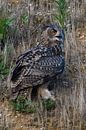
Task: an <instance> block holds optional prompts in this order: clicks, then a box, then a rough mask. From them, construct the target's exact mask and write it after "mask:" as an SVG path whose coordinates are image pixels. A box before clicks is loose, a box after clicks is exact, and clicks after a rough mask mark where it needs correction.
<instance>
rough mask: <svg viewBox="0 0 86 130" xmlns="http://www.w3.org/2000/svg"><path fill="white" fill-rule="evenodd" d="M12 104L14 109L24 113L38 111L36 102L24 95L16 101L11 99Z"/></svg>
mask: <svg viewBox="0 0 86 130" xmlns="http://www.w3.org/2000/svg"><path fill="white" fill-rule="evenodd" d="M11 105H12V107H13V109H14V110H16V111H19V112H22V113H35V112H36V107H35V104H34V103H33V102H31V100H28V99H26V98H25V97H23V96H19V97H18V98H17V100H16V101H11Z"/></svg>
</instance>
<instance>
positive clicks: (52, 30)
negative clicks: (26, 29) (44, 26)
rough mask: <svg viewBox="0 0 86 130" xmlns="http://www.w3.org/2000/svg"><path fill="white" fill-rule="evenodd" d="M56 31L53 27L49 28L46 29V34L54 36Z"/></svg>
mask: <svg viewBox="0 0 86 130" xmlns="http://www.w3.org/2000/svg"><path fill="white" fill-rule="evenodd" d="M56 33H57V31H56V30H54V29H49V30H48V34H49V35H50V36H54V35H55V34H56Z"/></svg>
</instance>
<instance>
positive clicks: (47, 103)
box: [43, 99, 56, 110]
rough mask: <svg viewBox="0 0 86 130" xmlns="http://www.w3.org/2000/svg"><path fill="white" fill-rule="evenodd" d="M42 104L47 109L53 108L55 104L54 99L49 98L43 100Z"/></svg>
mask: <svg viewBox="0 0 86 130" xmlns="http://www.w3.org/2000/svg"><path fill="white" fill-rule="evenodd" d="M43 106H44V107H45V108H46V109H47V110H51V109H54V108H55V106H56V103H55V101H53V100H51V99H47V100H44V101H43Z"/></svg>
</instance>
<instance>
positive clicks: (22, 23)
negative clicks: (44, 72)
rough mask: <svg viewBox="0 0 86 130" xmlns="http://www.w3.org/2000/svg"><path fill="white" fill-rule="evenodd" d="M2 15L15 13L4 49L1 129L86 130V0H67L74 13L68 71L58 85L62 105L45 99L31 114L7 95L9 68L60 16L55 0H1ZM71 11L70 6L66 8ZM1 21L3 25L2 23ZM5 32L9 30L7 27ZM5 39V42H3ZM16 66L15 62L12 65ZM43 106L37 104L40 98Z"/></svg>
mask: <svg viewBox="0 0 86 130" xmlns="http://www.w3.org/2000/svg"><path fill="white" fill-rule="evenodd" d="M0 2H1V3H0V21H1V19H10V20H8V21H5V22H8V23H9V28H8V29H7V30H8V32H6V34H7V35H6V36H5V37H3V36H2V35H1V31H0V40H1V39H2V38H4V42H5V46H4V47H5V48H4V50H3V51H0V56H1V57H2V56H3V58H4V65H5V66H4V67H2V66H1V64H0V67H2V68H3V70H6V72H4V71H1V69H2V68H0V71H1V72H0V99H1V101H0V130H86V2H85V0H72V1H71V0H70V1H68V0H67V5H68V9H67V11H68V17H66V19H65V24H66V26H65V24H64V26H65V36H66V38H65V60H66V65H65V66H66V67H65V72H64V74H63V75H62V76H61V77H59V79H58V80H57V83H56V84H55V89H54V90H53V91H54V93H55V96H56V104H55V105H56V106H55V108H54V109H51V110H47V109H46V108H45V107H44V106H43V104H42V103H41V102H40V106H39V107H36V112H33V113H32V114H31V113H29V114H26V113H22V112H20V113H19V112H18V111H15V110H13V109H12V106H10V103H9V101H8V99H6V96H7V83H6V79H7V75H8V71H7V70H8V69H9V71H10V69H11V68H12V67H13V64H14V63H15V59H16V57H17V56H18V55H19V54H20V53H21V52H23V51H25V50H26V49H28V48H29V47H31V46H34V44H35V43H36V42H39V41H40V34H41V27H42V25H43V24H45V23H49V22H53V21H57V19H55V15H58V12H57V9H56V4H55V2H54V1H53V0H32V1H31V2H30V1H29V0H0ZM64 11H65V10H64ZM0 27H1V26H0ZM2 32H3V30H2ZM0 45H1V43H0ZM8 66H10V67H8ZM35 105H36V106H37V104H35Z"/></svg>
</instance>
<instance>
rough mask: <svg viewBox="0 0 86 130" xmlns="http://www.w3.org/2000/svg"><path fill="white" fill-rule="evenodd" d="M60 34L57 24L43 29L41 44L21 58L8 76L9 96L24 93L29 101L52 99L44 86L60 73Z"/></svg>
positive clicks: (61, 43) (61, 46)
mask: <svg viewBox="0 0 86 130" xmlns="http://www.w3.org/2000/svg"><path fill="white" fill-rule="evenodd" d="M64 37H65V36H64V31H63V29H62V28H61V27H60V26H58V25H57V24H49V25H47V26H45V27H44V28H43V32H42V34H41V40H40V41H39V44H37V45H35V47H33V48H31V49H29V50H27V51H26V52H24V53H23V54H21V55H20V56H19V57H18V58H17V61H16V65H15V67H14V68H13V71H12V73H11V78H10V82H11V88H10V90H11V96H12V99H17V97H18V95H19V94H20V93H21V92H22V91H24V90H25V89H28V93H29V94H30V96H31V99H33V98H34V99H35V98H36V96H37V97H38V98H39V97H41V98H42V99H48V98H51V99H54V97H53V96H52V95H51V93H50V91H49V90H48V83H49V81H52V80H53V79H54V78H55V77H56V76H58V75H59V74H62V73H63V70H64V64H65V61H64V55H63V50H64V39H65V38H64Z"/></svg>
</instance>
